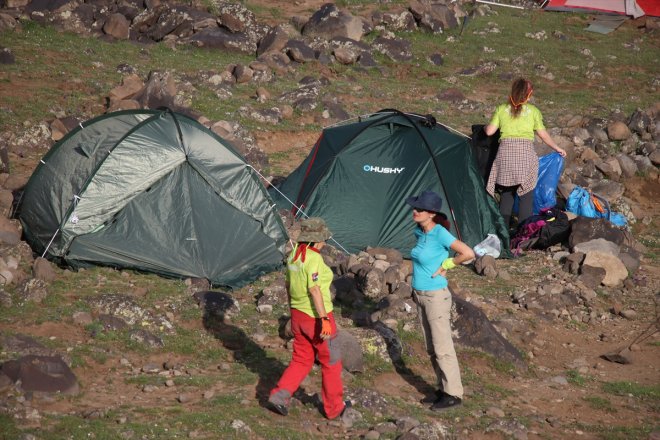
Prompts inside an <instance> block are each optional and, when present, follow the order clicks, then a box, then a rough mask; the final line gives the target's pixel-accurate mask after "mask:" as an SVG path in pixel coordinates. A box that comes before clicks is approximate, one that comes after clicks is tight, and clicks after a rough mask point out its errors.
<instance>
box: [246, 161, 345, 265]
mask: <svg viewBox="0 0 660 440" xmlns="http://www.w3.org/2000/svg"><path fill="white" fill-rule="evenodd" d="M245 165H246V166H247V167H248V168H252V169H253V170H254V172H255V173H257V175H258V176H259V177H261V178H262V179H263V180H264V181H265V182H267V183H268V185H269V186H270V187H272V188H273V189H275V191H277V192H278V193H280V195H281V196H282V197H284V198H285V199H286V201H287V202H289V203H290V204H291V206H293V207H294V208H296V213H297V214H296V215H298V213H299V214H302V215H303V216H304V217H305V218H309V215H307V213H306V212H305V211H303V209H302V208H301V207H300V206H298V205H296V204H295V203H293V202H292V201H291V199H289V198H288V197H287V196H286V195H285V194H284V193H283V192H282V191H280V190H279V188H278V187H276V186H275V185H273V184H272V183H271V182H270V181H269V180H268V179H266V178H265V177H264V176H263V174H261V173H260V172H259V171H258V170H257V169H256V168H255V167H253V166H252V165H250V164H249V163H246V164H245ZM274 206H276V205H273V206H271V209H272V208H273V207H274ZM328 240H331V241H332V242H333V243H335V244H336V245H337V246H339V248H340V249H341V250H342V251H344V252H345V253H346V255H350V254H351V253H350V252H348V251H347V250H346V248H344V246H342V245H341V243H339V242H338V241H337V240H335V239H334V238H332V237H330V238H328ZM289 241H290V242H291V245H293V242H292V241H291V240H290V239H289Z"/></svg>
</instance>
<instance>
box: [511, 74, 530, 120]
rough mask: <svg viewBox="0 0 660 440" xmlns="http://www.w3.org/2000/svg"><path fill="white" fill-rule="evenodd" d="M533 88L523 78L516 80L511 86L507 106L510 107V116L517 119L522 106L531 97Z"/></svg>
mask: <svg viewBox="0 0 660 440" xmlns="http://www.w3.org/2000/svg"><path fill="white" fill-rule="evenodd" d="M533 91H534V87H532V83H531V81H529V80H527V79H525V78H518V79H516V80H515V81H514V82H513V84H511V95H509V104H510V105H511V115H512V116H513V117H514V118H517V117H518V115H520V111H521V110H522V106H523V105H524V104H525V103H526V102H527V101H528V100H529V97H530V96H532V92H533Z"/></svg>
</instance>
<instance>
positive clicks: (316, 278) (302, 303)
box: [286, 244, 332, 318]
mask: <svg viewBox="0 0 660 440" xmlns="http://www.w3.org/2000/svg"><path fill="white" fill-rule="evenodd" d="M298 246H300V245H299V244H297V245H296V246H295V247H294V248H293V250H292V251H291V254H290V255H289V259H288V261H287V269H288V270H287V272H286V279H287V282H288V283H289V294H290V295H291V308H292V309H296V310H300V311H301V312H303V313H306V314H307V315H309V316H311V317H313V318H318V317H319V316H318V314H317V313H316V309H315V308H314V303H313V302H312V296H311V295H310V294H309V289H310V287H313V286H318V287H319V288H320V289H321V294H322V295H323V305H324V306H325V311H326V313H330V312H332V297H331V296H330V284H331V283H332V270H331V269H330V268H329V267H328V265H326V264H325V262H324V261H323V257H321V254H319V253H318V252H315V251H313V250H311V249H307V251H306V252H305V262H304V263H303V262H302V259H301V257H298V258H297V259H296V261H293V257H294V256H295V255H296V250H297V249H298Z"/></svg>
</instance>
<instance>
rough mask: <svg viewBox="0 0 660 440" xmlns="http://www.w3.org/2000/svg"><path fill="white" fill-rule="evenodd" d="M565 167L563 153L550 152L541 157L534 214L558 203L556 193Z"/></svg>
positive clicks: (535, 190)
mask: <svg viewBox="0 0 660 440" xmlns="http://www.w3.org/2000/svg"><path fill="white" fill-rule="evenodd" d="M563 169H564V158H563V157H561V154H559V153H550V154H546V155H545V156H541V157H539V178H538V181H537V182H536V188H535V189H534V214H538V213H540V212H541V210H542V209H545V208H554V206H555V205H556V204H557V198H556V196H555V194H556V193H557V185H558V184H559V177H560V176H561V171H562V170H563Z"/></svg>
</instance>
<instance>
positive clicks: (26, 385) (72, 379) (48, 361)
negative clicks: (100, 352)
mask: <svg viewBox="0 0 660 440" xmlns="http://www.w3.org/2000/svg"><path fill="white" fill-rule="evenodd" d="M1 370H2V372H3V373H4V374H5V375H6V376H7V377H9V378H10V379H11V380H12V381H13V382H14V383H19V382H20V388H21V389H22V390H23V391H30V392H34V393H40V394H46V395H49V394H58V393H59V394H65V395H75V394H78V392H79V391H80V387H79V385H78V380H77V378H76V375H75V374H73V372H72V371H71V369H70V368H69V366H68V365H67V364H66V363H65V362H64V361H63V360H62V358H61V357H59V356H37V355H27V356H23V357H21V358H19V359H17V360H10V361H7V362H5V363H4V364H2V366H1Z"/></svg>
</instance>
